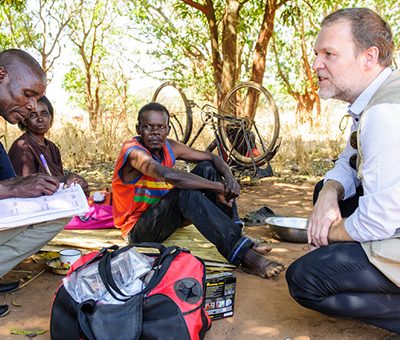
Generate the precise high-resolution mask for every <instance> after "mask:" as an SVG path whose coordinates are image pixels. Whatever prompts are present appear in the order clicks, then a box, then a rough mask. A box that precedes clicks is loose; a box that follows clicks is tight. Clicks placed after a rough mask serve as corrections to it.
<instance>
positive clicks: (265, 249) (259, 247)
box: [253, 242, 272, 255]
mask: <svg viewBox="0 0 400 340" xmlns="http://www.w3.org/2000/svg"><path fill="white" fill-rule="evenodd" d="M253 250H254V251H256V252H257V253H259V254H261V255H267V254H268V253H269V252H270V251H271V250H272V248H271V247H270V246H269V245H268V244H267V243H265V242H264V243H254V246H253Z"/></svg>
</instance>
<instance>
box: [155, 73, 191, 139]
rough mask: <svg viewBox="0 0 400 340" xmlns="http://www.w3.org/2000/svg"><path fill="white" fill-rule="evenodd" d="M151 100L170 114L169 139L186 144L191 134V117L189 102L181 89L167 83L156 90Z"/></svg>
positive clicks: (171, 82)
mask: <svg viewBox="0 0 400 340" xmlns="http://www.w3.org/2000/svg"><path fill="white" fill-rule="evenodd" d="M152 100H153V102H157V103H160V104H162V105H164V106H165V107H166V108H167V109H168V111H169V113H170V124H171V132H170V135H169V137H170V138H173V139H175V140H178V141H180V142H182V143H187V141H188V140H189V138H190V134H191V133H192V126H193V115H192V108H191V105H190V102H189V100H188V99H187V98H186V95H185V93H184V92H183V91H182V89H181V88H180V87H179V86H178V85H176V84H175V82H173V81H167V82H165V83H163V84H161V86H160V87H159V88H157V90H156V92H154V95H153V99H152Z"/></svg>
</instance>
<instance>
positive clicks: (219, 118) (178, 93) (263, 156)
mask: <svg viewBox="0 0 400 340" xmlns="http://www.w3.org/2000/svg"><path fill="white" fill-rule="evenodd" d="M152 100H153V101H156V102H159V103H161V104H163V105H164V106H166V107H167V108H168V110H169V112H170V124H171V131H172V135H173V138H174V139H176V140H179V141H180V142H182V143H185V144H187V145H188V146H192V145H193V144H194V142H195V141H196V140H197V138H198V137H199V136H200V134H201V133H202V131H203V130H204V128H205V126H206V125H209V126H211V130H212V131H213V133H214V137H215V139H214V141H213V143H212V144H213V145H212V144H210V145H209V147H208V150H209V151H212V149H213V147H214V146H215V147H216V148H217V150H218V153H219V155H221V156H222V157H223V158H224V159H225V160H226V161H227V163H228V164H230V165H231V166H232V167H233V168H235V167H236V168H238V169H239V171H240V169H253V170H254V171H255V172H256V173H258V172H257V168H259V167H261V166H262V165H264V164H265V163H267V162H269V161H270V160H271V159H272V158H273V157H274V155H275V154H276V152H277V151H278V149H279V146H280V138H279V129H280V123H279V113H278V109H277V106H276V105H275V102H274V100H273V98H272V96H271V94H270V93H269V92H268V91H267V90H266V89H265V88H264V87H263V86H261V85H259V84H257V83H254V82H244V83H240V84H238V85H236V86H235V87H233V88H232V89H231V90H230V91H229V93H228V94H227V95H226V97H225V99H224V100H223V102H222V105H221V108H220V109H217V108H216V107H214V106H212V105H210V104H205V105H203V106H202V107H200V106H199V105H198V104H196V103H195V102H194V101H193V100H189V99H188V98H187V97H186V95H185V93H184V91H183V90H182V89H181V88H180V87H179V86H178V85H177V84H176V83H175V82H173V81H168V82H165V83H163V84H162V85H161V86H159V87H158V88H157V89H156V91H155V93H154V95H153V98H152ZM195 107H197V108H198V109H200V113H201V119H202V125H201V126H200V127H199V129H198V130H197V132H196V133H195V135H194V137H193V138H190V137H191V134H192V130H193V108H195ZM256 120H257V122H256ZM261 129H262V132H263V136H264V137H263V136H261V133H260V131H261ZM211 145H212V146H211Z"/></svg>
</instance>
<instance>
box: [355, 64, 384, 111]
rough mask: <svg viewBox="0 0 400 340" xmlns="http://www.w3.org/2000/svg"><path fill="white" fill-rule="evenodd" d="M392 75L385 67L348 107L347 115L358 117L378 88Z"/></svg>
mask: <svg viewBox="0 0 400 340" xmlns="http://www.w3.org/2000/svg"><path fill="white" fill-rule="evenodd" d="M391 73H392V69H391V68H390V67H386V68H385V69H384V70H383V71H382V72H381V73H380V74H379V75H378V76H377V77H376V78H375V79H374V80H373V81H372V83H371V84H369V85H368V87H367V88H366V89H365V90H364V91H363V92H362V93H361V94H360V95H359V96H358V97H357V99H356V100H355V102H354V103H353V104H351V105H349V111H348V112H349V113H350V114H351V115H352V116H359V115H360V114H361V113H362V112H363V111H364V109H365V108H366V106H367V105H368V103H369V101H370V100H371V98H372V96H373V95H374V94H375V92H376V91H377V90H378V89H379V87H380V86H381V85H382V84H383V83H384V81H385V80H386V79H387V78H389V76H390V74H391Z"/></svg>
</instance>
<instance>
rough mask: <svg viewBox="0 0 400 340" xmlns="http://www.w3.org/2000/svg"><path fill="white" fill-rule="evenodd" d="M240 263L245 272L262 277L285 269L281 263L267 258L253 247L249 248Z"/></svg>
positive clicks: (265, 277)
mask: <svg viewBox="0 0 400 340" xmlns="http://www.w3.org/2000/svg"><path fill="white" fill-rule="evenodd" d="M241 265H242V267H241V268H242V269H243V271H244V272H245V273H248V274H253V275H257V276H259V277H262V278H263V279H267V278H270V277H274V276H276V275H278V274H279V273H280V272H281V271H283V270H284V269H285V267H284V266H283V265H282V264H280V263H278V262H275V261H271V260H268V259H267V258H266V257H264V256H262V255H260V254H259V253H257V252H256V251H254V250H253V249H249V251H248V252H247V253H246V255H245V256H244V257H243V259H242V262H241Z"/></svg>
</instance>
